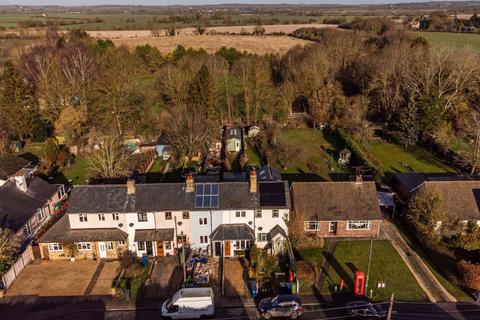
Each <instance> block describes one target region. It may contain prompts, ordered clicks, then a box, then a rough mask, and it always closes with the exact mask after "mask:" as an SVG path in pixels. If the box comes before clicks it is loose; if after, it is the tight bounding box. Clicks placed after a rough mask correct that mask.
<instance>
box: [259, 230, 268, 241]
mask: <svg viewBox="0 0 480 320" xmlns="http://www.w3.org/2000/svg"><path fill="white" fill-rule="evenodd" d="M257 241H258V242H266V241H268V233H263V232H259V233H257Z"/></svg>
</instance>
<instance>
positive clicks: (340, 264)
mask: <svg viewBox="0 0 480 320" xmlns="http://www.w3.org/2000/svg"><path fill="white" fill-rule="evenodd" d="M369 248H370V241H369V240H356V241H339V242H338V243H337V247H336V248H335V251H334V253H333V258H332V259H331V261H330V267H329V269H328V273H327V277H326V280H325V282H324V284H323V287H322V288H321V293H322V294H325V295H329V294H334V287H335V285H337V286H338V285H339V283H340V279H344V280H345V287H344V289H343V292H344V293H351V292H352V289H351V288H352V286H353V278H354V274H355V271H357V270H359V271H363V272H364V273H365V275H366V274H367V269H368V254H369ZM372 253H373V254H372V261H371V269H370V279H369V285H368V294H370V289H372V290H373V300H374V301H384V300H387V299H389V298H390V295H391V294H392V293H395V299H396V300H400V301H425V300H426V296H425V294H424V292H423V290H422V288H421V287H420V286H419V284H418V283H417V281H416V280H415V278H414V277H413V275H412V274H411V272H410V270H409V269H408V267H407V266H406V265H405V263H404V262H403V260H402V258H401V257H400V256H399V255H398V253H397V251H396V250H395V248H394V247H393V246H392V244H391V243H390V242H389V241H388V240H374V241H373V251H372ZM379 282H384V283H385V285H386V287H385V288H377V285H378V283H379Z"/></svg>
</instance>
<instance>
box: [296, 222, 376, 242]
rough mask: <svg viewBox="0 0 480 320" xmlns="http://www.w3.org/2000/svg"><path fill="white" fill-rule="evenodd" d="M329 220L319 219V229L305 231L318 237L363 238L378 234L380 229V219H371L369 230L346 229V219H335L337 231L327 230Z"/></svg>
mask: <svg viewBox="0 0 480 320" xmlns="http://www.w3.org/2000/svg"><path fill="white" fill-rule="evenodd" d="M329 223H330V222H329V221H320V230H318V231H316V232H315V231H305V232H308V233H311V234H314V235H316V236H318V237H320V238H335V237H338V238H356V237H358V238H365V237H370V236H374V237H376V236H378V233H379V231H380V225H381V220H374V221H372V224H371V228H370V230H347V224H348V222H347V221H337V232H335V233H332V232H329V230H328V227H329Z"/></svg>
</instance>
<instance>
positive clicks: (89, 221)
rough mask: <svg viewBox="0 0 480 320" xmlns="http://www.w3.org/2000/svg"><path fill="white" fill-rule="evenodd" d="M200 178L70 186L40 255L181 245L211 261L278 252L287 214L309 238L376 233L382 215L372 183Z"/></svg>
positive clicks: (170, 250)
mask: <svg viewBox="0 0 480 320" xmlns="http://www.w3.org/2000/svg"><path fill="white" fill-rule="evenodd" d="M200 178H201V177H199V178H198V181H194V177H193V176H187V179H186V182H185V183H161V184H135V183H134V182H133V181H129V182H128V183H127V184H126V185H89V186H75V187H73V190H72V192H71V195H70V199H69V204H70V206H69V209H68V211H67V214H66V215H65V216H64V217H62V218H61V219H60V220H59V221H58V222H57V223H56V224H55V225H54V226H52V228H50V229H49V230H48V231H47V232H46V233H45V234H44V235H43V236H42V237H41V238H40V239H39V243H40V246H41V247H42V250H41V251H42V256H43V258H49V259H66V258H69V257H68V252H67V250H65V249H66V248H64V246H65V245H66V243H69V244H70V243H72V242H73V243H75V244H76V246H77V247H78V254H77V257H78V258H112V259H114V258H118V257H119V255H120V254H121V252H122V251H124V250H127V249H128V250H131V251H132V252H135V253H136V255H137V256H143V255H147V256H163V255H175V254H176V253H177V250H178V249H179V248H181V247H182V246H183V245H184V244H188V245H189V246H190V247H191V248H193V249H203V250H207V251H208V253H209V254H212V255H214V256H222V255H223V256H225V257H231V256H234V255H237V254H239V253H242V252H243V251H245V250H246V249H248V248H249V247H250V246H252V245H253V244H255V245H256V246H257V247H259V248H264V249H266V250H269V252H271V253H277V252H279V251H282V250H284V249H285V246H286V244H287V236H288V232H289V231H288V224H289V219H290V217H291V215H292V214H298V215H301V216H302V217H304V218H302V219H303V220H305V222H304V224H305V230H304V231H305V232H308V233H311V234H312V235H313V236H315V235H317V236H319V237H366V236H368V237H369V236H370V235H374V236H376V235H378V231H379V228H380V221H381V220H382V216H381V213H380V209H379V205H378V200H377V197H376V189H375V183H374V182H362V183H356V182H342V183H336V182H318V183H317V182H312V183H293V184H292V185H291V186H289V184H288V183H287V182H285V181H279V180H275V179H273V180H272V179H269V180H268V181H259V179H257V174H256V172H255V171H252V172H250V174H249V177H248V178H247V180H248V181H237V182H201V181H203V180H202V179H200ZM195 179H197V178H195ZM329 190H330V191H329ZM322 192H323V193H322ZM342 192H343V195H342ZM291 194H292V195H293V196H294V198H293V199H294V201H293V202H292V201H291V196H290V195H291ZM326 197H328V198H326ZM361 202H364V203H361ZM295 211H298V212H295ZM340 219H341V220H340Z"/></svg>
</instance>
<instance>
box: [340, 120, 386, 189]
mask: <svg viewBox="0 0 480 320" xmlns="http://www.w3.org/2000/svg"><path fill="white" fill-rule="evenodd" d="M337 133H338V136H339V137H340V138H341V139H342V140H343V142H344V144H345V145H346V146H347V147H348V149H350V151H351V152H352V154H353V155H354V157H355V159H356V160H357V161H358V162H361V163H362V164H363V166H365V167H366V168H367V169H368V170H370V171H372V174H373V175H374V177H375V179H377V180H380V179H381V178H382V176H383V173H384V172H385V169H384V168H383V167H382V165H381V164H380V163H378V162H377V161H372V160H371V158H370V157H369V156H368V155H367V153H366V152H365V151H364V149H363V148H362V146H361V145H360V144H359V143H357V142H356V141H355V139H353V137H352V136H351V135H350V134H349V133H348V132H347V131H346V130H345V129H343V128H337Z"/></svg>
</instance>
